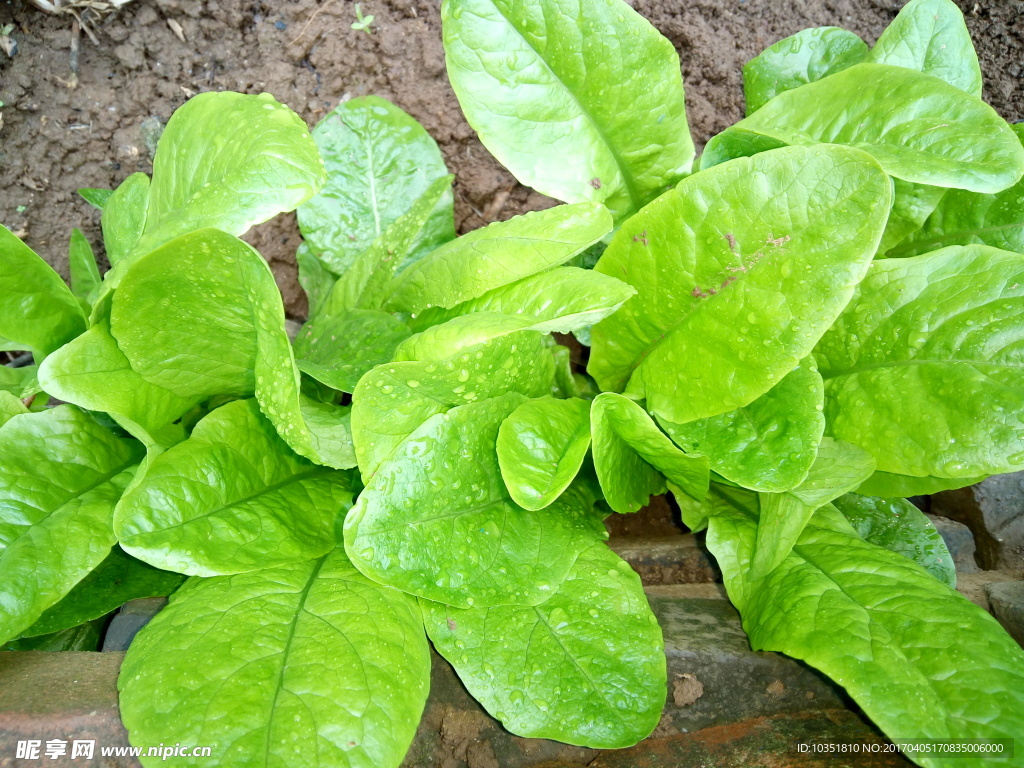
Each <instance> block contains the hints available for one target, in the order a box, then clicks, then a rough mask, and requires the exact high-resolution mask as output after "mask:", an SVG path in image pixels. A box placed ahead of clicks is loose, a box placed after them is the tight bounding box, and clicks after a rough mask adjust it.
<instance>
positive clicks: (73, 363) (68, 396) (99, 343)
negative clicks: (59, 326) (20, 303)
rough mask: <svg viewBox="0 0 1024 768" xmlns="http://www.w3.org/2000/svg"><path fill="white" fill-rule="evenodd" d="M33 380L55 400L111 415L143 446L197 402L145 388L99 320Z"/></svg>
mask: <svg viewBox="0 0 1024 768" xmlns="http://www.w3.org/2000/svg"><path fill="white" fill-rule="evenodd" d="M39 380H40V384H41V386H42V388H43V389H44V390H45V391H46V392H48V393H49V394H51V395H53V396H54V397H56V398H58V399H60V400H64V401H66V402H69V403H74V404H75V405H78V406H81V407H82V408H87V409H89V410H91V411H102V412H104V413H109V414H111V415H112V416H113V417H115V418H116V419H118V422H119V423H120V424H121V425H122V426H124V427H125V429H127V430H128V431H129V432H131V433H132V434H133V435H135V436H136V437H138V438H139V439H140V440H142V441H143V442H144V443H146V444H147V445H149V444H152V443H153V442H154V435H155V433H157V432H158V431H159V430H160V429H162V428H163V427H166V426H167V425H168V424H170V423H171V422H173V421H175V420H177V419H178V418H180V417H181V416H182V414H184V413H185V412H186V411H187V410H188V409H189V408H191V407H192V406H193V405H195V404H196V403H197V402H198V398H197V397H194V396H193V397H179V396H178V395H176V394H174V393H173V392H171V391H170V390H168V389H164V388H163V387H161V386H159V385H157V384H151V383H150V382H148V381H146V380H145V379H143V378H142V377H141V376H140V375H139V374H138V373H136V372H135V371H134V370H132V367H131V365H130V364H129V362H128V358H126V357H125V356H124V354H123V353H122V352H121V350H120V349H119V348H118V346H117V342H116V341H115V340H114V337H113V336H111V335H110V328H109V324H108V322H107V321H106V320H105V319H101V320H100V322H98V323H97V324H96V325H94V326H92V327H91V328H90V329H89V330H87V331H86V332H85V333H83V334H82V335H81V336H78V337H77V338H75V339H74V340H72V341H71V342H70V343H69V344H65V345H64V346H63V347H61V348H60V349H58V350H57V351H56V352H54V353H53V354H52V355H50V356H49V357H48V358H46V360H45V361H44V362H43V364H42V365H41V366H40V368H39Z"/></svg>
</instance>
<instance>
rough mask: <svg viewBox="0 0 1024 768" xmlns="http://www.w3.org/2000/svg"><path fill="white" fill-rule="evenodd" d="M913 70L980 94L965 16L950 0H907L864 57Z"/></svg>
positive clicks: (974, 57)
mask: <svg viewBox="0 0 1024 768" xmlns="http://www.w3.org/2000/svg"><path fill="white" fill-rule="evenodd" d="M867 60H868V61H873V62H875V63H876V64H893V65H895V66H897V67H906V68H907V69H916V70H918V71H919V72H925V73H927V74H929V75H934V76H935V77H940V78H942V79H943V80H945V81H946V82H947V83H950V84H951V85H954V86H956V87H957V88H959V89H960V90H961V91H965V92H966V93H969V94H971V96H976V97H978V98H980V97H981V67H980V66H979V65H978V54H977V53H975V51H974V43H972V42H971V34H970V32H968V31H967V25H966V24H965V23H964V15H963V13H961V12H960V9H959V8H957V7H956V5H955V4H954V3H953V2H951V0H910V2H909V3H907V4H906V5H905V6H903V10H901V11H900V12H899V14H898V15H897V16H896V18H895V19H894V20H893V22H892V23H891V24H890V25H889V26H888V27H886V29H885V31H884V32H882V35H881V37H879V38H878V42H877V43H875V47H874V48H872V49H871V53H870V55H869V57H868V59H867Z"/></svg>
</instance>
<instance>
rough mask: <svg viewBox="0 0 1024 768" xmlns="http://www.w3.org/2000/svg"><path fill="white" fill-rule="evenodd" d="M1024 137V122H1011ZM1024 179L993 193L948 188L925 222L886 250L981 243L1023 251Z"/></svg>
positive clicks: (901, 252)
mask: <svg viewBox="0 0 1024 768" xmlns="http://www.w3.org/2000/svg"><path fill="white" fill-rule="evenodd" d="M1010 128H1011V129H1012V130H1013V132H1014V134H1015V135H1016V136H1017V139H1018V140H1020V141H1024V125H1011V126H1010ZM1022 200H1024V181H1019V182H1017V183H1016V184H1014V185H1013V186H1012V187H1009V188H1008V189H1005V190H1003V191H1002V192H999V193H996V194H994V195H983V194H977V193H975V192H966V191H964V190H959V189H952V190H949V191H948V192H947V193H946V194H945V196H944V197H943V198H942V202H940V203H939V204H938V206H937V207H936V208H935V209H934V211H933V212H932V213H931V215H930V216H929V217H928V219H927V220H926V221H925V222H924V224H923V226H922V227H921V228H920V229H919V230H918V231H916V232H914V233H912V234H911V235H910V236H909V237H907V239H906V240H904V241H903V242H901V243H900V244H899V245H897V246H896V247H894V248H890V249H889V250H888V251H887V252H886V254H885V255H886V256H913V255H915V254H921V253H927V252H928V251H933V250H936V249H938V248H944V247H946V246H948V245H971V244H975V243H977V244H982V245H991V246H994V247H996V248H1002V249H1004V250H1007V251H1016V252H1017V253H1024V205H1022V203H1021V201H1022Z"/></svg>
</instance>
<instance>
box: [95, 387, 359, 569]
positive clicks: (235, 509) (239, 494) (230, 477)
mask: <svg viewBox="0 0 1024 768" xmlns="http://www.w3.org/2000/svg"><path fill="white" fill-rule="evenodd" d="M354 490H355V489H354V487H353V483H352V477H351V475H350V474H349V473H345V472H340V471H338V470H334V469H330V468H328V467H320V466H316V465H314V464H312V463H310V462H308V461H306V460H304V459H302V458H301V457H299V456H296V455H295V454H294V453H293V452H292V451H291V449H290V448H289V447H288V446H287V445H286V444H285V443H284V441H283V440H281V438H280V437H278V435H277V432H275V431H274V427H273V425H271V424H270V422H269V421H267V419H266V418H265V417H264V416H263V414H261V413H260V410H259V407H258V406H257V404H256V402H255V401H254V400H236V401H234V402H232V403H229V404H227V405H224V406H221V407H220V408H218V409H216V410H215V411H213V412H212V413H210V414H209V415H208V416H206V417H205V418H204V419H203V420H202V421H200V422H199V423H198V424H197V425H196V427H195V429H194V430H193V431H192V434H191V435H190V436H189V438H188V439H187V440H185V441H184V442H182V443H179V444H178V445H176V446H174V447H172V448H170V449H169V450H167V451H165V452H164V453H162V454H160V455H159V456H157V457H156V458H155V459H154V460H153V461H151V462H150V464H149V467H148V468H147V470H146V475H145V477H143V478H142V480H141V482H139V483H137V484H136V485H135V486H134V487H133V488H132V489H131V490H129V491H128V492H127V493H126V494H125V496H124V498H122V499H121V501H120V502H119V503H118V505H117V510H116V511H115V514H114V530H115V532H116V534H117V539H118V541H119V542H120V543H121V547H122V548H123V549H124V550H125V551H126V552H128V553H129V554H130V555H133V556H135V557H137V558H139V559H140V560H144V561H145V562H147V563H149V564H150V565H153V566H155V567H157V568H163V569H164V570H169V571H177V572H179V573H186V574H190V575H198V576H214V575H222V574H231V573H242V572H245V571H253V570H256V569H258V568H264V567H269V566H275V565H283V564H286V563H293V562H300V561H302V560H308V559H310V558H312V557H318V556H320V555H323V554H324V553H326V552H328V551H330V550H331V549H332V548H333V547H334V545H335V543H336V539H335V522H336V519H337V517H338V515H339V513H340V512H341V511H343V510H345V509H346V508H347V507H348V506H350V505H351V503H352V496H353V491H354Z"/></svg>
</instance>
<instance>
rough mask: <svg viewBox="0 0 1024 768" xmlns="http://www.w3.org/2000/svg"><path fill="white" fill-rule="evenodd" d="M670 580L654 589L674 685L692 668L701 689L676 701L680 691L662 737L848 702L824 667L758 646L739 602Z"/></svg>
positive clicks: (671, 705)
mask: <svg viewBox="0 0 1024 768" xmlns="http://www.w3.org/2000/svg"><path fill="white" fill-rule="evenodd" d="M675 589H677V588H672V587H663V588H660V589H659V590H658V591H657V593H655V592H654V591H653V590H652V591H651V592H649V593H648V599H649V600H650V603H651V608H652V609H653V610H654V613H655V614H656V615H657V616H658V621H659V622H660V623H661V627H662V630H663V632H664V635H665V654H666V655H667V656H668V679H669V683H670V685H671V684H672V683H673V682H674V681H675V680H677V679H679V677H680V676H685V675H692V676H693V677H694V678H695V679H696V680H697V681H699V682H700V684H701V686H702V689H703V690H702V692H701V695H700V697H699V698H697V699H696V700H695V701H694V702H693V703H692V704H690V705H688V706H685V707H676V706H674V702H673V695H672V694H673V691H672V690H671V689H670V692H669V706H667V707H666V708H665V715H664V716H663V717H662V720H661V724H660V725H659V733H660V735H662V736H670V735H672V734H674V733H686V732H688V731H695V730H698V729H701V728H706V727H708V726H712V725H721V724H724V723H735V722H739V721H742V720H747V719H750V718H752V717H762V716H766V715H774V714H778V713H780V712H799V711H803V710H807V709H821V708H841V707H843V706H844V704H843V703H842V697H841V696H842V695H841V694H840V693H839V689H837V688H836V687H835V686H834V685H833V684H832V683H831V682H829V681H828V679H827V678H825V677H824V676H823V675H821V674H820V673H818V672H816V671H814V670H812V669H811V668H810V667H807V666H805V665H803V664H800V663H798V662H796V661H794V660H793V659H790V658H787V657H785V656H782V655H780V654H777V653H764V652H755V651H752V650H751V649H750V642H749V641H748V640H747V635H746V633H745V632H744V631H743V627H742V626H741V625H740V617H739V614H738V613H737V612H736V609H735V608H733V607H732V605H731V604H730V603H729V602H728V601H727V600H724V599H701V598H694V597H689V596H686V594H687V591H688V590H686V589H683V590H679V591H677V592H675V593H674V594H673V592H674V591H675Z"/></svg>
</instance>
